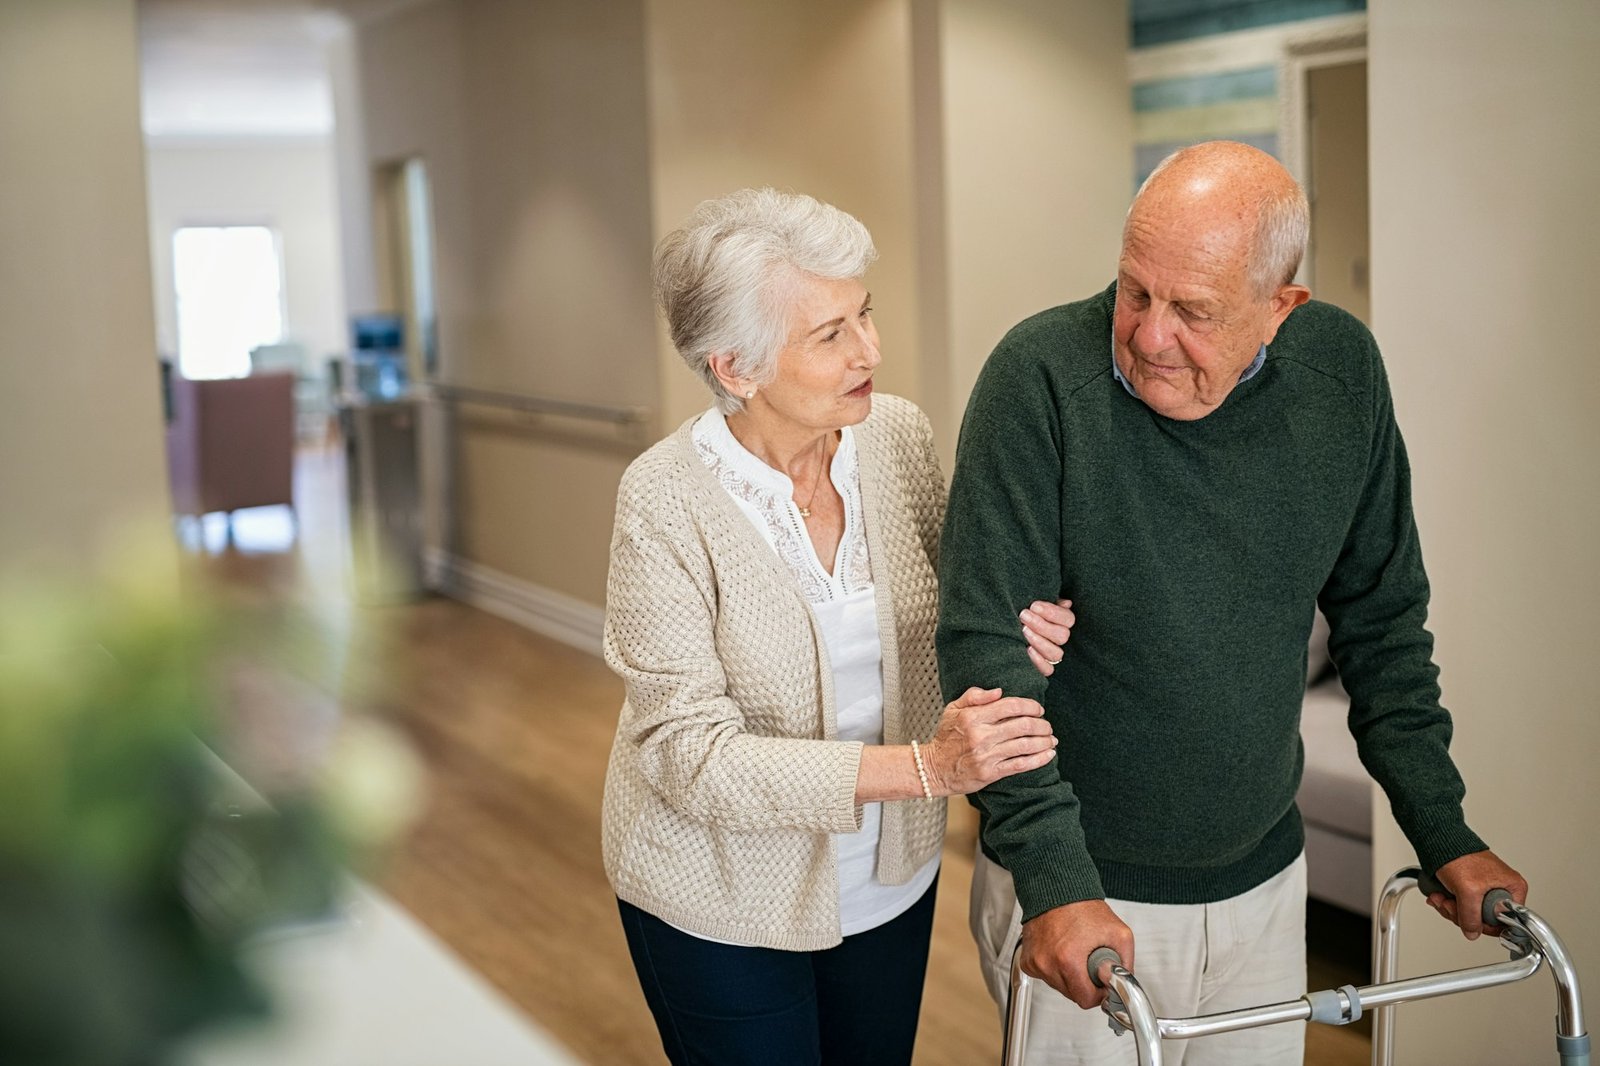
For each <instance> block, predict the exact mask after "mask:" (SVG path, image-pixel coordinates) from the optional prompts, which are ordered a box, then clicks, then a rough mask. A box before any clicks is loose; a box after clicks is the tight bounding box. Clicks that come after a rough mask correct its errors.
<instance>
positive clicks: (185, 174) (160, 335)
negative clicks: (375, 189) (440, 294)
mask: <svg viewBox="0 0 1600 1066" xmlns="http://www.w3.org/2000/svg"><path fill="white" fill-rule="evenodd" d="M145 171H146V175H147V178H148V187H149V199H150V260H151V269H152V273H153V274H154V280H155V316H156V342H157V344H158V345H159V346H160V348H161V350H162V351H163V352H167V353H169V354H174V355H175V354H176V353H177V350H178V348H177V345H178V327H177V305H176V302H175V299H174V295H173V278H172V235H173V233H174V232H175V231H176V230H177V229H178V228H179V227H182V226H238V225H261V226H270V227H272V228H273V229H274V230H276V231H277V233H278V236H279V239H280V248H279V252H280V254H281V255H282V256H283V280H284V292H283V297H284V327H285V340H290V341H297V342H299V343H301V344H304V345H305V346H306V351H307V353H308V354H309V355H310V356H311V358H312V359H314V360H317V362H318V365H320V363H321V360H322V359H323V358H325V357H326V356H328V355H330V354H332V353H335V352H340V351H343V350H344V348H345V347H346V345H347V340H346V331H345V310H344V276H343V272H342V270H341V266H340V262H339V240H338V221H337V220H338V214H337V202H338V197H337V192H336V190H335V184H334V159H333V146H332V143H331V141H330V140H329V139H328V138H326V137H320V138H304V139H301V138H294V139H290V138H276V139H243V138H241V139H232V138H229V139H214V140H204V141H199V142H196V141H191V140H173V139H160V140H156V141H154V142H151V143H149V144H148V145H147V146H146V154H145Z"/></svg>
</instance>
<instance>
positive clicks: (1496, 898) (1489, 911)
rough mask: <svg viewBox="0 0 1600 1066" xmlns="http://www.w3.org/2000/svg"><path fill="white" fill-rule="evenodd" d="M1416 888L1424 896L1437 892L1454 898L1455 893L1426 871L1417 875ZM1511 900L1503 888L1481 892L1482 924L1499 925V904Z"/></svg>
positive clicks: (1508, 893)
mask: <svg viewBox="0 0 1600 1066" xmlns="http://www.w3.org/2000/svg"><path fill="white" fill-rule="evenodd" d="M1417 888H1418V889H1419V890H1420V891H1421V892H1422V894H1423V895H1424V896H1431V895H1433V894H1434V893H1435V892H1437V893H1439V894H1440V895H1443V896H1445V897H1446V898H1448V899H1455V898H1456V897H1455V893H1453V892H1451V891H1450V890H1449V889H1448V888H1445V887H1444V885H1442V884H1440V883H1439V879H1438V878H1437V877H1434V876H1433V875H1432V874H1430V873H1427V872H1423V873H1419V874H1418V875H1417ZM1511 902H1514V901H1513V900H1512V898H1511V893H1510V892H1507V891H1506V890H1505V889H1503V888H1491V889H1490V890H1489V891H1487V892H1485V893H1484V894H1483V924H1484V925H1486V926H1490V927H1493V926H1496V925H1499V924H1500V920H1499V919H1498V918H1497V917H1496V916H1495V915H1496V913H1497V912H1498V911H1499V909H1500V904H1502V903H1511Z"/></svg>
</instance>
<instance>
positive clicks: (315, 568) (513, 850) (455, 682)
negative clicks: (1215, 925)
mask: <svg viewBox="0 0 1600 1066" xmlns="http://www.w3.org/2000/svg"><path fill="white" fill-rule="evenodd" d="M301 473H302V475H303V479H302V490H303V493H304V494H317V493H322V494H327V493H337V492H338V488H337V483H336V482H335V481H330V480H329V479H334V478H336V476H337V464H336V463H335V462H333V461H331V460H330V459H329V458H327V457H326V456H313V457H310V458H308V459H307V460H305V461H304V462H303V463H302V471H301ZM337 512H338V508H337V507H336V506H334V505H330V504H328V503H327V500H326V498H323V499H322V500H321V502H314V503H313V502H309V501H303V502H302V504H301V507H300V513H301V523H300V525H301V530H300V535H299V537H298V539H297V540H296V541H295V542H294V543H293V544H292V545H289V546H288V547H287V548H285V549H284V550H279V551H274V550H240V549H231V548H230V549H226V550H221V551H211V552H201V553H198V554H196V555H194V556H193V557H192V558H193V559H194V560H195V561H196V563H197V565H198V567H199V568H200V569H203V570H208V571H210V572H215V573H221V574H223V575H225V576H227V577H228V578H229V579H230V580H231V581H232V582H233V583H234V584H235V585H242V586H243V587H244V588H245V589H248V590H250V591H251V592H252V594H253V595H255V596H257V597H259V598H261V599H264V600H268V601H270V600H271V599H273V598H274V597H282V598H287V599H296V598H298V599H300V600H302V601H304V602H308V603H315V604H317V605H318V609H319V610H321V611H322V612H323V613H324V614H325V615H326V616H328V617H330V618H334V619H338V618H344V619H345V621H346V622H347V623H348V624H345V625H343V626H342V627H336V628H340V630H341V631H342V632H344V633H346V634H359V633H374V632H375V633H380V634H381V639H365V640H357V639H352V640H351V641H350V644H349V648H348V649H347V654H346V661H347V664H348V669H350V670H351V671H352V672H354V673H356V674H359V675H361V676H363V677H365V678H366V679H368V681H369V685H368V687H367V689H366V691H367V692H368V695H367V696H366V697H365V698H366V700H367V701H368V702H369V703H370V704H371V706H372V707H374V708H376V709H377V710H378V711H380V712H381V713H383V714H385V715H387V716H389V717H390V718H392V719H393V720H394V721H395V722H397V723H399V724H400V725H401V726H402V727H403V729H404V730H405V731H406V732H407V733H408V734H409V735H410V736H411V737H412V738H413V739H414V741H415V744H416V746H417V748H418V750H419V751H420V752H421V754H422V755H423V757H424V759H425V761H426V763H427V765H428V767H429V769H430V772H431V779H432V785H431V793H430V802H429V804H428V806H427V810H426V813H425V814H424V815H423V817H422V818H421V820H420V822H419V824H418V825H417V826H416V827H415V829H414V831H413V832H412V833H411V834H410V835H409V836H408V838H407V839H406V840H405V841H404V843H403V844H402V845H401V846H400V847H399V849H398V851H397V854H396V855H395V856H394V858H393V860H392V862H391V863H390V865H389V866H388V868H387V870H386V872H385V873H384V874H383V876H382V877H381V878H379V883H380V884H381V886H382V887H383V888H385V889H386V890H387V891H388V892H389V893H390V894H391V895H392V896H393V897H394V898H395V899H396V900H397V901H398V902H399V903H400V904H401V905H402V906H404V907H405V908H406V909H407V910H409V911H410V912H411V913H412V914H414V915H415V916H416V917H417V918H419V919H420V920H421V921H422V922H423V923H424V924H425V925H427V926H428V927H430V928H431V929H432V930H433V931H434V932H435V933H436V934H438V935H439V936H440V937H441V938H442V939H443V940H444V941H445V942H446V943H448V944H449V945H450V946H451V947H452V948H453V949H454V950H455V951H456V952H457V953H458V954H460V955H461V956H462V957H463V958H464V959H466V960H467V961H468V962H469V963H470V964H471V965H472V966H473V967H475V968H476V969H477V970H478V971H479V972H481V973H482V974H483V975H484V976H485V977H486V978H487V979H488V980H489V981H490V982H492V983H493V984H494V985H495V986H496V987H498V988H499V989H500V990H501V991H502V992H503V993H504V994H505V995H506V996H507V997H508V998H509V999H510V1000H511V1001H513V1002H514V1003H516V1004H517V1005H519V1006H520V1007H521V1008H522V1009H523V1010H524V1011H526V1012H527V1014H528V1015H529V1016H530V1017H531V1018H533V1019H534V1020H535V1021H537V1023H538V1024H539V1025H540V1026H542V1027H543V1028H544V1029H546V1030H547V1031H548V1032H550V1033H551V1034H552V1035H553V1036H555V1037H556V1038H557V1039H558V1040H559V1041H561V1042H562V1043H564V1044H565V1045H567V1046H568V1047H569V1048H570V1049H571V1050H572V1051H573V1053H574V1054H575V1055H576V1056H577V1057H578V1058H580V1059H582V1060H584V1061H586V1062H590V1063H595V1064H604V1066H627V1064H634V1063H639V1064H657V1063H661V1062H664V1061H665V1059H664V1057H663V1055H662V1053H661V1047H660V1043H659V1040H658V1039H657V1036H656V1032H655V1028H654V1026H653V1024H652V1022H651V1019H650V1016H649V1013H648V1011H647V1010H646V1008H645V1005H644V1000H643V998H642V996H641V995H640V992H639V987H638V984H637V982H636V980H635V977H634V974H633V970H632V967H631V966H630V964H629V961H628V956H627V950H626V947H625V944H624V941H623V937H622V933H621V929H620V927H619V925H618V922H617V917H616V910H615V906H616V904H615V900H614V898H613V896H612V895H611V892H610V889H609V887H608V886H607V884H606V880H605V877H604V874H603V871H602V869H601V864H600V848H599V839H600V831H599V811H600V793H601V783H602V780H603V777H604V770H605V760H606V755H607V752H608V750H609V746H610V742H611V737H612V731H613V729H614V727H615V724H616V713H617V708H618V705H619V704H620V702H621V697H622V690H621V685H620V683H619V682H618V681H617V680H616V679H615V678H614V677H613V676H612V675H611V674H610V672H609V671H608V670H607V669H606V668H605V665H604V664H603V663H602V662H600V661H599V660H597V659H595V658H593V657H591V656H589V655H586V654H584V653H581V652H578V651H575V650H573V649H571V648H568V647H566V646H564V645H561V644H558V643H556V642H554V641H551V640H548V639H545V638H543V637H540V636H538V635H536V634H533V633H530V632H528V631H527V630H525V629H522V628H520V627H518V626H516V625H513V624H512V623H509V622H506V621H503V620H501V619H499V618H496V617H493V616H491V615H488V614H485V613H483V612H481V611H477V610H475V609H473V608H470V607H467V606H465V605H463V604H460V603H456V602H453V601H450V600H445V599H438V598H433V599H427V600H423V601H421V602H418V603H416V604H413V605H408V606H401V607H390V608H383V609H378V610H373V609H360V608H355V607H352V606H350V605H349V604H348V601H346V600H345V599H344V597H343V593H342V583H341V579H340V577H339V570H340V565H341V563H340V561H341V559H342V552H343V548H342V546H341V545H340V543H339V540H338V538H339V536H340V530H339V528H338V527H339V523H338V522H337V521H336V515H337ZM962 821H965V820H964V819H963V820H962ZM969 849H970V837H968V836H965V834H964V833H962V832H959V831H958V832H957V833H954V834H952V839H951V841H950V843H949V844H948V845H947V847H946V854H945V862H944V873H943V875H942V879H941V882H940V892H939V907H938V914H937V918H936V923H935V932H934V941H933V950H932V958H931V962H930V968H929V975H928V984H927V992H926V996H925V1000H924V1006H923V1014H922V1022H921V1030H920V1034H919V1038H918V1050H917V1058H916V1062H917V1063H918V1064H920V1066H972V1064H979V1063H992V1062H997V1061H998V1058H999V1023H998V1020H997V1018H996V1014H995V1009H994V1006H993V1004H992V1002H991V1001H990V999H989V997H988V994H987V993H986V992H985V990H984V988H983V986H982V983H981V981H980V978H979V976H978V969H977V960H976V954H975V950H974V948H973V945H972V941H971V938H970V936H969V934H968V933H967V929H966V906H967V889H968V884H969V882H970V879H971V872H972V863H971V858H970V850H969ZM1363 980H1364V975H1362V974H1360V973H1358V972H1350V971H1349V968H1348V965H1347V964H1346V962H1344V961H1343V960H1338V959H1318V960H1315V962H1314V967H1313V981H1314V982H1316V983H1317V986H1318V987H1322V986H1324V985H1325V984H1328V983H1332V984H1343V983H1345V982H1347V981H1355V982H1357V983H1360V982H1361V981H1363ZM1369 1055H1370V1045H1369V1042H1368V1039H1367V1037H1366V1036H1365V1034H1364V1033H1362V1032H1359V1031H1347V1030H1338V1029H1326V1028H1323V1027H1320V1026H1312V1027H1311V1028H1310V1031H1309V1034H1308V1052H1307V1057H1306V1062H1307V1063H1308V1064H1311V1066H1355V1064H1357V1063H1364V1062H1367V1061H1368V1057H1369ZM465 1066H471V1064H465Z"/></svg>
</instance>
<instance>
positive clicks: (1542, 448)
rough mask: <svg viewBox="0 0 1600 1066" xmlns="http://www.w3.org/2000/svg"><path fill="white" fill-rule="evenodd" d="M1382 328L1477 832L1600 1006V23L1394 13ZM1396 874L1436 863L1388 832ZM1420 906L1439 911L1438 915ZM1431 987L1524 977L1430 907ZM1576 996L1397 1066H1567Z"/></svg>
mask: <svg viewBox="0 0 1600 1066" xmlns="http://www.w3.org/2000/svg"><path fill="white" fill-rule="evenodd" d="M1369 17H1370V19H1371V34H1370V38H1369V39H1370V42H1371V49H1370V64H1371V81H1370V94H1371V162H1372V255H1373V274H1372V282H1373V287H1372V311H1373V321H1374V325H1375V328H1376V332H1377V335H1378V338H1379V340H1380V342H1381V343H1382V344H1383V347H1384V352H1385V355H1386V358H1387V360H1388V364H1389V368H1390V374H1391V377H1392V379H1393V382H1394V392H1395V400H1396V406H1397V408H1398V411H1399V416H1400V421H1401V426H1402V427H1403V429H1404V431H1405V433H1406V439H1407V443H1408V445H1409V447H1410V451H1411V458H1412V463H1413V466H1414V468H1415V483H1416V507H1417V520H1418V523H1419V525H1420V527H1421V530H1422V539H1423V547H1424V551H1425V553H1426V556H1427V560H1428V570H1429V573H1430V575H1431V577H1432V581H1433V586H1434V599H1433V606H1432V613H1431V619H1430V624H1431V627H1432V628H1433V630H1434V632H1435V634H1436V635H1437V638H1438V660H1439V664H1440V667H1441V669H1442V671H1443V677H1442V683H1443V685H1444V691H1445V698H1446V704H1447V705H1448V706H1449V707H1450V708H1451V709H1452V710H1453V711H1454V712H1455V715H1456V720H1457V730H1456V740H1455V744H1454V747H1453V750H1454V752H1455V755H1456V758H1457V761H1458V763H1459V764H1460V766H1461V769H1462V771H1463V773H1464V774H1465V776H1466V779H1467V783H1468V789H1469V792H1468V796H1467V814H1468V817H1469V818H1470V820H1471V822H1472V824H1473V825H1474V826H1475V827H1476V828H1477V829H1478V831H1479V832H1480V833H1481V834H1482V835H1483V836H1485V837H1486V838H1487V839H1488V840H1489V841H1490V842H1491V843H1492V844H1493V845H1494V846H1495V848H1496V850H1497V851H1499V852H1500V853H1501V854H1502V855H1503V856H1504V857H1506V858H1507V859H1508V860H1509V861H1511V862H1512V863H1513V864H1514V865H1516V866H1518V867H1519V868H1520V869H1521V870H1522V871H1523V872H1524V873H1525V874H1526V875H1527V876H1528V878H1529V880H1530V881H1531V882H1532V884H1533V890H1532V897H1531V900H1530V902H1531V903H1532V904H1533V905H1534V906H1535V908H1536V909H1538V910H1540V911H1541V912H1542V913H1543V914H1544V915H1545V916H1546V917H1547V918H1548V919H1549V920H1550V921H1551V922H1552V923H1553V924H1555V926H1556V927H1557V929H1558V930H1560V932H1561V933H1562V934H1563V936H1564V937H1565V939H1566V941H1567V944H1568V946H1569V947H1570V948H1571V949H1572V952H1573V954H1574V955H1575V957H1576V958H1577V960H1578V961H1579V964H1580V968H1581V972H1582V975H1583V979H1584V980H1585V981H1586V982H1587V983H1588V988H1589V1000H1590V1007H1591V1009H1592V1008H1593V1007H1594V1001H1595V990H1596V989H1600V922H1597V921H1596V917H1595V896H1596V892H1595V886H1596V885H1597V884H1600V852H1597V851H1596V849H1595V847H1594V845H1593V840H1592V835H1593V826H1594V824H1595V823H1596V821H1597V819H1600V774H1597V773H1596V769H1595V755H1596V752H1600V714H1597V713H1596V711H1597V710H1600V688H1597V686H1596V679H1595V669H1594V661H1595V639H1594V613H1595V604H1596V603H1597V602H1600V562H1597V561H1596V555H1595V546H1596V545H1597V544H1600V473H1597V470H1600V468H1597V466H1596V460H1597V457H1600V417H1597V412H1600V360H1597V359H1596V353H1595V340H1594V333H1593V329H1592V326H1591V322H1590V319H1589V316H1588V307H1587V303H1586V301H1589V300H1590V299H1591V298H1592V293H1593V292H1594V290H1595V289H1596V287H1597V285H1600V246H1597V245H1596V244H1595V242H1594V239H1593V234H1594V232H1595V231H1596V227H1597V222H1596V217H1595V215H1596V208H1595V199H1594V190H1595V189H1596V188H1597V187H1600V143H1597V142H1596V139H1595V125H1594V103H1595V101H1597V100H1600V68H1597V67H1596V65H1595V64H1594V62H1593V56H1594V54H1595V52H1596V50H1597V48H1600V8H1597V7H1596V6H1595V5H1594V4H1593V3H1592V2H1591V0H1529V2H1528V3H1524V4H1517V5H1507V4H1502V3H1498V2H1495V0H1467V2H1464V0H1371V3H1370V5H1369ZM1376 839H1377V847H1376V866H1377V869H1378V870H1379V871H1380V875H1379V876H1383V875H1385V874H1387V872H1388V871H1390V870H1391V869H1393V868H1395V867H1397V866H1399V865H1402V864H1404V863H1406V862H1408V861H1414V859H1413V858H1412V856H1411V853H1410V849H1409V848H1408V847H1407V846H1406V845H1405V843H1404V841H1403V840H1402V839H1401V837H1400V835H1399V833H1398V831H1397V830H1396V829H1395V827H1394V826H1393V824H1392V823H1391V822H1390V820H1389V818H1388V817H1387V815H1386V814H1384V815H1382V816H1380V818H1379V819H1378V826H1377V836H1376ZM1413 904H1415V901H1413ZM1407 918H1408V919H1409V921H1410V925H1409V926H1407V927H1406V930H1405V934H1404V936H1403V938H1402V944H1403V945H1404V946H1403V950H1402V966H1403V967H1404V969H1405V971H1406V972H1410V973H1420V972H1429V971H1433V970H1436V969H1439V968H1442V967H1446V966H1451V965H1457V964H1468V963H1481V962H1487V961H1493V960H1494V959H1496V958H1503V957H1504V956H1503V955H1500V954H1499V953H1497V952H1496V951H1494V950H1493V949H1492V948H1489V947H1487V946H1485V945H1483V944H1478V945H1467V944H1464V943H1463V942H1461V940H1460V938H1459V937H1458V936H1455V935H1453V934H1452V933H1451V932H1450V930H1449V929H1448V928H1447V927H1445V926H1444V924H1443V923H1442V922H1439V921H1438V920H1437V919H1435V918H1433V917H1432V915H1430V914H1429V913H1428V912H1427V911H1426V909H1425V908H1422V907H1420V905H1414V906H1413V909H1411V910H1409V911H1408V913H1407ZM1552 1000H1553V992H1552V985H1551V983H1550V981H1549V979H1548V978H1547V976H1546V975H1544V974H1540V975H1538V976H1536V977H1535V978H1533V979H1532V980H1531V981H1529V982H1526V983H1524V984H1523V985H1520V986H1517V987H1516V988H1514V989H1507V990H1500V991H1497V992H1484V993H1477V994H1474V995H1472V996H1466V997H1458V998H1456V999H1453V1000H1449V1001H1440V1002H1436V1003H1432V1004H1419V1005H1414V1006H1409V1007H1406V1008H1404V1009H1403V1010H1402V1011H1401V1015H1400V1024H1399V1028H1398V1033H1399V1041H1398V1047H1397V1056H1396V1057H1397V1059H1398V1060H1399V1061H1408V1062H1450V1063H1461V1064H1464V1066H1470V1064H1478V1063H1481V1064H1485V1066H1488V1064H1496V1066H1500V1064H1505V1063H1524V1062H1543V1061H1546V1060H1547V1059H1548V1060H1549V1061H1554V1058H1555V1056H1554V1053H1553V1047H1552V1028H1551V1019H1552V1016H1553V1014H1554V1004H1553V1001H1552Z"/></svg>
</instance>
